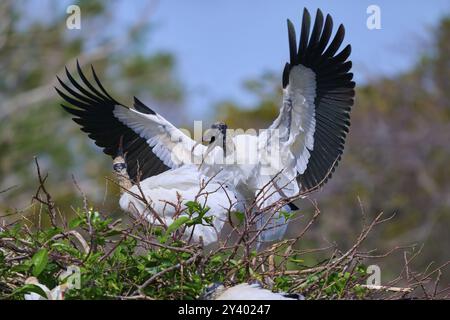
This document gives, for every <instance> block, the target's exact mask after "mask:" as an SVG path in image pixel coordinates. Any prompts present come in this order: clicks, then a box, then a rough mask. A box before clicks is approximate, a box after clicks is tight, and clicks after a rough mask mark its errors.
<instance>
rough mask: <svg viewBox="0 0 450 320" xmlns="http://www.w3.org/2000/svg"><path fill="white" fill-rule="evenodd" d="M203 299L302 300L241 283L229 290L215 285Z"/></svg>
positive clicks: (300, 297) (295, 296) (298, 296)
mask: <svg viewBox="0 0 450 320" xmlns="http://www.w3.org/2000/svg"><path fill="white" fill-rule="evenodd" d="M205 298H207V299H208V300H304V297H303V296H300V295H289V294H286V293H283V292H272V291H270V290H267V289H264V288H262V287H261V286H260V285H259V284H257V283H254V284H248V283H241V284H238V285H235V286H233V287H230V288H225V287H224V286H223V285H216V286H214V289H213V290H212V291H211V292H207V295H206V297H205Z"/></svg>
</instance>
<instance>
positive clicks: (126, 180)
mask: <svg viewBox="0 0 450 320" xmlns="http://www.w3.org/2000/svg"><path fill="white" fill-rule="evenodd" d="M122 140H123V137H122V136H121V137H120V141H119V147H118V149H117V155H116V157H115V158H114V160H113V170H114V174H115V175H116V178H117V182H118V183H119V186H120V193H123V192H124V190H129V189H130V188H131V187H132V186H133V184H132V183H131V180H130V176H129V175H128V172H127V163H126V161H125V154H124V153H123V145H122Z"/></svg>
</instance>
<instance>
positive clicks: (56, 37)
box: [0, 1, 183, 212]
mask: <svg viewBox="0 0 450 320" xmlns="http://www.w3.org/2000/svg"><path fill="white" fill-rule="evenodd" d="M106 3H107V2H106V1H78V2H76V3H75V4H78V5H79V6H80V8H81V12H82V25H81V28H82V30H81V31H83V30H89V31H86V32H81V31H80V30H68V29H67V28H66V18H67V17H68V15H67V14H66V6H67V5H68V4H64V3H63V2H60V1H51V2H47V4H50V5H51V6H52V8H54V9H55V10H53V11H52V12H47V14H48V16H46V18H45V19H33V17H32V16H30V14H31V13H30V12H28V11H27V9H29V7H28V3H27V2H16V1H5V2H2V4H1V5H0V19H2V21H4V22H5V23H4V24H3V25H4V29H5V30H2V37H1V39H0V46H1V50H0V70H1V73H2V77H1V79H0V98H1V100H2V106H1V109H0V121H1V126H0V159H1V162H0V191H1V190H5V189H7V188H10V187H14V188H13V189H11V190H10V191H8V192H5V193H0V210H2V211H7V212H11V208H16V209H17V210H19V212H20V210H21V209H24V208H25V207H27V206H28V205H29V204H30V196H31V195H32V194H33V193H34V191H35V189H36V186H37V183H36V179H35V178H34V177H35V176H36V173H35V168H34V166H33V157H34V156H37V157H38V158H39V161H40V163H41V165H42V166H43V169H44V170H45V171H49V172H51V174H50V177H49V179H50V180H49V181H50V182H51V185H52V186H51V192H52V194H53V196H54V197H55V199H56V200H57V201H58V203H59V204H60V205H61V206H62V208H63V209H64V208H70V206H75V207H76V206H77V205H78V204H79V200H76V199H77V197H78V196H79V194H77V191H76V188H74V183H73V182H72V177H71V176H72V174H73V175H74V176H75V179H76V180H77V181H78V182H79V183H80V186H81V188H82V189H83V191H84V192H85V193H88V194H89V196H90V198H91V199H93V200H95V201H97V202H99V203H101V202H102V201H103V200H105V201H104V203H103V205H104V206H105V207H107V208H110V209H111V210H112V211H114V210H115V209H117V205H116V201H117V198H116V197H115V196H114V195H116V194H117V189H116V188H115V187H114V185H112V184H110V185H108V186H106V185H105V183H106V182H105V176H108V175H110V170H109V169H110V167H111V162H110V160H109V159H108V157H106V156H104V155H102V154H101V153H100V152H99V150H98V148H97V147H95V146H94V145H93V143H92V142H90V141H89V140H88V139H87V137H86V135H85V134H81V133H80V131H79V128H78V127H77V125H76V124H75V123H73V122H72V121H70V117H69V115H68V114H66V112H65V111H64V110H63V109H62V108H60V107H59V104H60V103H61V102H62V101H61V99H60V98H59V97H58V96H57V95H56V92H55V90H54V88H53V86H55V85H56V81H55V80H56V77H55V76H56V75H60V76H61V77H62V78H63V79H64V77H65V75H64V66H65V65H67V66H68V68H74V62H75V59H76V58H79V59H80V63H81V64H82V65H85V66H86V67H85V69H86V71H88V69H89V64H91V63H92V64H93V65H94V66H95V68H96V70H97V73H98V74H99V75H100V77H101V79H102V82H103V83H104V85H105V87H106V88H107V90H108V91H110V92H111V94H112V95H113V96H114V97H116V98H117V100H118V101H121V102H122V103H124V104H128V105H130V104H131V101H132V100H131V99H132V97H133V95H137V96H139V98H140V99H142V100H143V101H146V103H148V104H151V105H152V107H153V106H155V105H156V106H157V107H156V109H158V105H159V106H164V108H165V109H167V110H169V111H172V112H174V113H175V111H176V113H177V116H178V119H180V118H181V116H182V111H181V110H180V109H179V107H178V106H179V103H180V102H181V101H182V99H183V89H182V87H181V85H180V83H179V82H178V80H177V79H176V76H175V72H174V66H175V61H174V58H173V57H172V55H170V54H169V53H166V52H159V53H155V54H148V53H146V52H145V50H144V46H145V44H146V43H147V42H148V39H149V37H151V31H152V29H151V27H150V25H149V19H148V16H149V15H150V14H151V8H150V9H148V10H149V12H142V17H136V20H137V21H136V24H134V25H129V24H127V23H125V22H123V23H122V24H123V25H120V26H119V27H120V31H118V32H114V33H111V32H110V30H109V29H110V28H108V27H107V26H109V25H110V21H111V20H112V19H117V20H118V21H120V19H118V18H117V15H118V14H120V10H117V6H118V5H119V4H120V3H119V2H117V1H116V2H111V3H110V2H108V5H105V4H106ZM35 5H36V3H35ZM40 10H45V8H41V9H40ZM117 24H119V22H117V21H116V22H115V27H117V26H118V25H117ZM105 26H106V27H105ZM119 79H120V80H119ZM162 113H163V114H164V111H163V112H162ZM174 120H176V119H174ZM105 192H108V197H105V196H104V194H105ZM77 201H78V202H77ZM13 212H14V211H13ZM68 212H70V211H69V210H68Z"/></svg>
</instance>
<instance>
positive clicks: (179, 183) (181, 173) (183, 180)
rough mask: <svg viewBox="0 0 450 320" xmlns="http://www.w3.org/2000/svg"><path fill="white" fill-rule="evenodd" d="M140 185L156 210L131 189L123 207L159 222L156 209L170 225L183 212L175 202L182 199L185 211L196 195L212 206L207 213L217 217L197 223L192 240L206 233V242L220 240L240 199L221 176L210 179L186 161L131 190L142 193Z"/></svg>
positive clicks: (121, 203)
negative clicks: (224, 183) (210, 221)
mask: <svg viewBox="0 0 450 320" xmlns="http://www.w3.org/2000/svg"><path fill="white" fill-rule="evenodd" d="M202 183H204V189H202V190H201V184H202ZM139 188H140V189H141V190H142V193H143V195H144V196H145V199H146V200H147V202H148V204H149V205H150V206H151V208H152V209H153V210H150V209H149V208H147V207H146V204H144V203H143V202H142V201H140V200H138V199H137V198H136V197H135V196H133V195H132V194H130V193H128V192H124V193H123V194H122V196H121V197H120V201H119V204H120V207H121V208H122V210H124V211H127V212H132V213H133V214H135V215H137V216H138V217H144V218H146V219H147V220H148V221H150V222H151V223H155V224H157V223H158V220H156V219H155V217H154V216H153V212H157V213H158V215H159V217H160V218H161V220H162V221H163V222H164V223H165V224H166V225H167V226H169V225H171V224H172V223H173V221H174V215H175V214H176V213H177V212H178V213H179V212H180V209H177V208H176V207H174V205H177V204H178V203H179V202H180V204H181V211H185V209H186V205H185V203H186V202H187V201H192V200H194V199H195V198H196V197H197V201H198V202H199V203H200V204H204V203H206V204H207V206H208V207H209V211H208V212H207V213H206V216H212V217H214V219H213V222H212V224H213V226H210V225H196V226H195V232H194V233H193V235H192V236H193V237H192V240H193V241H196V242H198V241H199V239H200V237H202V238H203V243H204V244H205V245H208V244H211V243H214V242H216V241H217V239H218V233H220V230H221V229H222V227H223V225H224V222H225V221H227V219H228V213H229V210H230V209H232V208H233V203H234V202H235V201H236V195H235V193H234V192H233V190H229V189H228V188H226V187H225V186H224V185H223V183H222V182H221V181H219V179H218V178H212V179H210V178H208V177H206V176H204V175H202V174H201V172H199V170H198V169H197V167H195V166H193V165H184V166H181V167H179V168H176V169H172V170H169V171H166V172H163V173H161V174H159V175H157V176H152V177H149V178H147V179H145V180H143V181H142V182H140V183H139V187H138V186H137V185H134V186H133V187H132V188H131V189H130V190H129V191H131V192H132V193H134V194H137V195H141V191H140V190H139ZM206 193H207V194H206ZM230 201H233V203H230ZM184 215H186V213H182V214H181V216H184ZM177 218H178V217H177ZM191 230H192V227H188V228H187V229H186V232H185V238H187V237H189V236H190V234H191Z"/></svg>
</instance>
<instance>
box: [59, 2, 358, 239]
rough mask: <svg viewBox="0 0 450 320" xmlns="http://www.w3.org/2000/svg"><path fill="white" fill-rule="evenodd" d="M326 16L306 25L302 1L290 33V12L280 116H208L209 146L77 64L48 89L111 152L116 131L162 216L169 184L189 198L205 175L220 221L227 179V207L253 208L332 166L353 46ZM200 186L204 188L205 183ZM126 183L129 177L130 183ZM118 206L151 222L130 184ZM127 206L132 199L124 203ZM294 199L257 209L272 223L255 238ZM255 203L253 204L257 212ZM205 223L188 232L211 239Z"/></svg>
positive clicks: (348, 95)
mask: <svg viewBox="0 0 450 320" xmlns="http://www.w3.org/2000/svg"><path fill="white" fill-rule="evenodd" d="M332 29H333V20H332V18H331V16H330V15H327V16H326V19H324V17H323V14H322V12H321V11H320V10H318V11H317V14H316V18H315V21H314V25H313V27H312V28H311V17H310V15H309V12H308V11H307V10H306V9H305V10H304V13H303V21H302V26H301V36H300V39H299V43H298V45H297V37H296V35H295V30H294V26H293V24H292V23H291V22H290V21H289V20H288V37H289V56H290V61H289V62H288V63H286V65H285V68H284V71H283V77H282V84H283V101H282V105H281V108H280V113H279V116H278V117H277V118H276V119H275V120H274V122H273V123H272V125H271V126H270V127H269V128H268V129H267V130H265V131H262V132H260V134H258V135H251V134H242V133H240V134H232V133H231V132H229V131H228V130H227V126H226V125H225V124H223V123H216V124H214V125H213V126H212V127H211V128H210V129H209V130H208V131H207V132H205V134H204V135H203V141H204V142H208V146H204V145H202V144H199V143H198V142H197V141H195V140H193V139H191V138H190V137H188V136H187V135H185V134H184V133H183V132H182V131H181V130H180V129H178V128H176V127H175V126H174V125H172V124H171V123H170V122H169V121H167V120H166V119H164V118H163V117H162V116H161V115H159V114H157V113H156V112H154V111H153V110H151V109H150V108H149V107H147V106H146V105H144V104H143V103H142V102H141V101H139V100H138V99H137V98H135V101H134V108H129V107H126V106H124V105H122V104H120V103H119V102H117V101H116V100H115V99H113V98H112V97H111V96H110V95H109V94H108V93H107V92H106V90H105V89H104V88H103V86H102V85H101V83H100V81H99V80H98V77H97V75H96V74H95V72H94V70H93V69H92V71H93V77H94V79H95V82H96V84H97V87H95V86H93V85H92V84H91V83H90V82H89V81H88V80H87V78H86V77H85V76H84V74H83V72H82V70H81V68H80V67H79V66H77V69H78V73H79V75H80V78H81V81H82V84H83V85H81V84H79V83H78V82H77V81H76V80H75V79H74V78H73V77H72V76H71V75H70V73H69V72H68V71H67V70H66V71H67V72H66V73H67V77H68V78H69V80H70V82H71V83H72V85H73V87H74V88H71V87H70V86H68V85H66V84H65V83H64V82H62V81H61V80H59V78H58V80H59V81H60V84H61V86H62V87H63V89H65V91H66V92H62V91H61V90H59V89H56V90H57V91H58V93H59V94H60V95H61V96H62V97H63V98H64V99H65V100H66V101H67V102H68V103H69V104H71V105H72V106H74V107H67V106H63V107H64V108H65V109H66V110H67V111H68V112H70V113H71V114H73V115H75V118H74V121H75V122H77V123H78V124H80V125H81V126H82V130H83V131H85V132H87V133H88V134H89V136H90V137H91V138H92V139H94V140H95V142H96V144H97V145H99V146H100V147H102V148H103V150H104V152H105V153H106V154H108V155H111V156H112V157H115V156H116V155H117V145H118V141H119V140H122V139H123V150H124V151H125V152H126V155H127V156H126V167H127V172H128V174H129V176H130V177H131V179H132V180H133V181H134V182H137V180H138V178H139V180H140V181H141V182H140V183H141V185H142V190H143V191H144V193H145V197H146V199H147V200H148V201H149V202H150V203H151V204H152V207H153V209H155V211H156V212H162V211H161V210H166V212H165V213H161V215H163V219H164V220H165V221H166V222H167V223H170V222H171V221H172V220H171V219H172V218H173V214H174V212H173V211H171V210H170V209H168V208H169V207H167V206H164V203H165V202H164V201H166V202H167V201H169V202H174V201H175V200H176V198H177V193H178V194H179V195H180V196H181V197H182V199H183V201H185V200H193V197H195V195H196V193H197V192H198V190H199V184H200V181H201V180H204V179H205V178H206V179H208V178H213V180H212V181H211V185H210V186H209V187H211V188H212V189H216V190H217V192H216V193H215V194H214V195H211V196H210V199H208V206H209V207H211V210H210V212H209V214H210V215H212V216H214V217H216V218H215V219H214V227H215V228H216V229H217V230H218V231H220V229H221V228H222V227H223V226H224V221H225V220H226V219H225V218H226V215H227V214H228V209H229V208H227V209H225V208H224V207H223V206H222V204H223V203H224V202H228V200H227V201H225V198H227V199H228V197H227V194H226V192H225V191H224V189H223V188H216V187H218V186H226V187H227V190H228V192H229V193H231V194H232V198H233V199H236V200H237V202H236V203H235V206H234V207H233V208H234V209H239V210H242V209H245V208H246V207H248V206H249V205H251V204H252V203H254V202H256V203H257V205H258V206H257V208H255V212H254V214H257V213H260V212H262V211H263V210H264V209H265V208H269V207H270V206H272V205H273V204H274V203H277V202H278V201H279V200H280V199H292V198H299V196H300V195H301V192H310V191H311V190H315V189H317V188H318V187H320V186H322V185H323V184H324V183H325V182H326V181H327V180H328V179H329V178H330V177H331V173H332V172H333V171H334V169H335V167H336V165H337V163H338V161H339V159H340V157H341V154H342V152H343V148H344V142H345V138H346V135H347V133H348V128H349V125H350V109H351V106H352V105H353V97H354V86H355V83H354V82H353V81H351V80H352V77H353V74H352V73H350V72H349V71H350V69H351V66H352V64H351V61H347V59H348V57H349V55H350V52H351V48H350V46H346V47H345V48H344V49H343V50H342V51H340V52H339V53H337V52H338V50H339V47H340V46H341V44H342V41H343V39H344V33H345V32H344V27H343V26H342V25H340V26H339V28H338V30H337V32H336V34H335V35H334V37H333V39H332V40H331V38H332V37H331V35H332ZM209 187H208V188H209ZM132 190H133V192H135V191H136V187H133V189H132ZM120 205H121V207H122V208H123V209H124V210H128V211H130V210H134V213H136V214H139V215H144V216H145V217H147V218H148V219H149V220H150V221H151V222H152V223H153V222H154V221H153V220H151V219H152V218H151V215H149V213H148V209H147V210H146V209H145V208H144V204H142V203H140V202H139V201H138V200H137V199H135V198H133V197H132V196H130V195H129V194H124V195H123V196H122V198H121V199H120ZM131 207H134V209H131ZM292 209H297V207H296V206H295V205H294V204H293V202H292V201H291V202H290V203H288V204H287V205H285V207H283V208H282V209H280V208H278V209H272V211H270V210H269V211H268V212H267V213H266V214H264V215H261V217H260V218H258V227H259V228H263V227H267V226H269V227H270V230H267V231H265V232H263V233H262V234H261V235H260V240H262V241H271V240H275V239H279V238H281V237H282V236H283V234H284V232H285V231H286V225H285V224H284V221H283V220H282V219H280V218H279V212H273V211H274V210H278V211H281V210H283V211H291V210H292ZM256 211H258V212H256ZM210 229H211V227H209V228H208V227H206V226H201V227H199V228H196V230H195V232H194V239H199V237H200V236H201V237H203V238H204V240H206V241H207V242H214V241H216V240H217V234H216V235H213V234H212V233H211V232H210V231H211V230H210Z"/></svg>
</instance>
